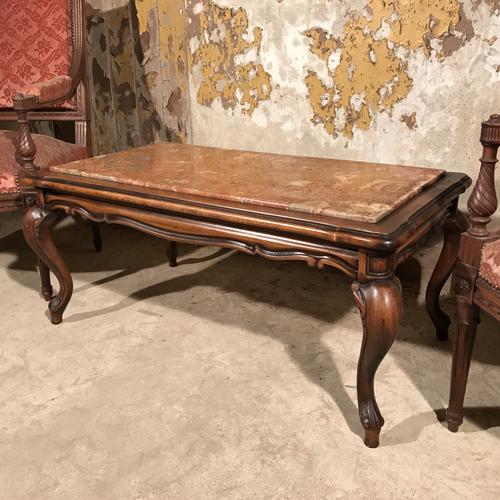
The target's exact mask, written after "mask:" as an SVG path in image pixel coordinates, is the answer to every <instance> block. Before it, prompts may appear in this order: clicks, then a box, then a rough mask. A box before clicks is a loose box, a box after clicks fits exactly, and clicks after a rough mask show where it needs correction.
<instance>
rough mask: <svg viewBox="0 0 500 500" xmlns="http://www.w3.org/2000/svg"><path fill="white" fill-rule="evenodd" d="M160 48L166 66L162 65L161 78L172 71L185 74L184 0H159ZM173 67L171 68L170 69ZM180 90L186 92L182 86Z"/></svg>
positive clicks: (185, 30)
mask: <svg viewBox="0 0 500 500" xmlns="http://www.w3.org/2000/svg"><path fill="white" fill-rule="evenodd" d="M158 12H159V19H160V22H159V26H160V48H161V53H162V57H163V58H164V59H165V61H166V63H167V64H164V65H163V78H164V79H168V78H169V77H170V76H171V75H172V71H174V72H176V73H180V74H183V73H186V72H187V18H186V13H185V10H184V0H159V1H158ZM172 65H173V67H172ZM182 90H186V88H185V85H182Z"/></svg>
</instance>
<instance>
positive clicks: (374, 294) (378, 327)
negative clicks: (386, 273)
mask: <svg viewBox="0 0 500 500" xmlns="http://www.w3.org/2000/svg"><path fill="white" fill-rule="evenodd" d="M352 291H353V294H354V298H355V300H356V304H357V306H358V308H359V311H360V313H361V320H362V322H363V343H362V345H361V353H360V356H359V363H358V381H357V388H358V408H359V418H360V420H361V424H362V425H363V427H364V429H365V440H364V441H365V445H366V446H368V447H370V448H376V447H377V446H378V445H379V436H380V430H381V429H382V426H383V425H384V419H383V418H382V415H381V413H380V410H379V408H378V405H377V401H376V399H375V390H374V378H375V373H376V371H377V369H378V367H379V365H380V363H381V362H382V360H383V359H384V357H385V355H386V354H387V352H388V351H389V349H390V347H391V346H392V344H393V342H394V339H395V338H396V334H397V331H398V327H399V321H400V318H401V300H402V293H401V284H400V282H399V280H398V279H397V278H395V277H394V278H392V279H387V280H380V281H372V282H369V283H363V284H361V283H357V282H356V283H353V285H352Z"/></svg>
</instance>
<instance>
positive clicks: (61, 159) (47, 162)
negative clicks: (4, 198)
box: [0, 130, 87, 195]
mask: <svg viewBox="0 0 500 500" xmlns="http://www.w3.org/2000/svg"><path fill="white" fill-rule="evenodd" d="M32 137H33V141H34V142H35V146H36V150H37V152H36V157H35V165H37V166H39V167H49V166H52V165H60V164H62V163H69V162H71V161H75V160H81V159H83V158H85V157H86V156H87V150H86V148H85V147H82V146H76V145H75V144H70V143H68V142H63V141H60V140H58V139H54V138H53V137H49V136H46V135H38V134H32ZM17 141H18V133H17V131H14V130H0V195H2V194H8V193H16V192H17V191H18V187H17V184H16V172H17V169H18V168H19V164H18V163H17V161H16V158H15V153H16V144H17Z"/></svg>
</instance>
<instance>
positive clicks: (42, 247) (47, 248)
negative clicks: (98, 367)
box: [23, 206, 73, 325]
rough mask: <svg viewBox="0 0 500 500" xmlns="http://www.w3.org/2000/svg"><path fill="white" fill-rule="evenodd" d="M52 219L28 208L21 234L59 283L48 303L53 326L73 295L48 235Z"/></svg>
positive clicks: (59, 258)
mask: <svg viewBox="0 0 500 500" xmlns="http://www.w3.org/2000/svg"><path fill="white" fill-rule="evenodd" d="M54 219H55V214H54V213H52V212H49V211H47V210H45V209H43V208H41V207H36V206H35V207H30V208H28V209H27V210H26V212H25V214H24V217H23V233H24V237H25V239H26V241H27V243H28V245H29V246H30V247H31V248H32V249H33V251H34V252H35V253H36V255H37V257H38V258H39V259H40V260H41V261H42V262H43V263H44V264H45V267H48V268H49V269H50V270H51V271H52V272H53V273H54V274H55V276H56V278H57V280H58V281H59V293H58V294H57V295H56V296H55V297H52V299H51V300H50V302H49V312H50V319H51V321H52V323H53V324H55V325H57V324H59V323H61V322H62V315H63V312H64V310H65V309H66V306H67V305H68V302H69V300H70V298H71V295H72V293H73V280H72V278H71V274H70V272H69V270H68V268H67V267H66V264H65V262H64V261H63V259H62V257H61V255H60V254H59V252H58V251H57V249H56V247H55V245H54V241H53V240H52V236H51V234H50V227H51V226H52V224H53V223H54ZM42 267H43V266H42ZM44 272H45V271H44Z"/></svg>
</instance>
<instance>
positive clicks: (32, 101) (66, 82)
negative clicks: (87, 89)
mask: <svg viewBox="0 0 500 500" xmlns="http://www.w3.org/2000/svg"><path fill="white" fill-rule="evenodd" d="M73 93H74V88H73V79H72V78H71V77H70V76H56V77H54V78H52V79H51V80H46V81H43V82H38V83H33V84H30V85H26V86H25V87H23V88H22V89H21V90H20V91H19V92H18V93H17V94H16V95H15V96H14V109H16V110H23V111H31V110H35V109H37V108H39V107H43V106H46V105H48V104H56V103H58V102H61V101H64V100H66V99H68V98H70V97H71V96H72V95H73Z"/></svg>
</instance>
